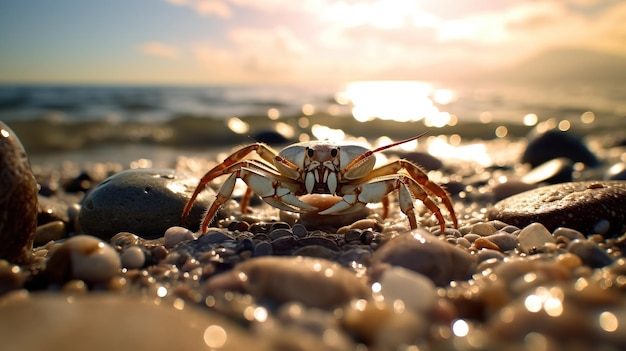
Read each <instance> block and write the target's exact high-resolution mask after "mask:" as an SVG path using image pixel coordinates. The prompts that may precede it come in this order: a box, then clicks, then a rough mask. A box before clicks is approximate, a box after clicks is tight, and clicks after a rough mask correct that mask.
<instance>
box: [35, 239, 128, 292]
mask: <svg viewBox="0 0 626 351" xmlns="http://www.w3.org/2000/svg"><path fill="white" fill-rule="evenodd" d="M120 268H121V262H120V256H119V255H118V254H117V252H116V251H115V249H113V247H111V246H110V245H109V244H106V243H104V242H103V241H101V240H100V239H98V238H96V237H93V236H89V235H77V236H74V237H71V238H69V239H67V240H66V241H65V242H63V243H62V244H60V246H59V247H58V248H56V250H55V251H54V252H53V253H52V254H51V256H50V259H49V260H48V264H47V268H46V273H47V275H48V278H49V279H50V281H52V282H54V283H57V284H62V283H64V282H66V281H69V280H71V279H80V280H83V281H85V282H86V283H93V284H98V283H106V282H107V281H109V280H110V279H111V278H113V276H115V275H116V274H117V273H118V271H119V269H120Z"/></svg>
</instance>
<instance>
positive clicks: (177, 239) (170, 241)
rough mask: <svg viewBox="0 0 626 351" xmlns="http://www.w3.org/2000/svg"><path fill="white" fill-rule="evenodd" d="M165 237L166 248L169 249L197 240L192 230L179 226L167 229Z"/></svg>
mask: <svg viewBox="0 0 626 351" xmlns="http://www.w3.org/2000/svg"><path fill="white" fill-rule="evenodd" d="M163 237H164V239H165V242H164V246H165V247H166V248H168V249H171V248H173V247H174V246H176V245H178V244H179V243H181V242H184V241H189V240H195V239H196V237H195V235H194V234H193V232H192V231H191V230H189V229H187V228H184V227H179V226H173V227H170V228H167V230H166V231H165V234H164V235H163Z"/></svg>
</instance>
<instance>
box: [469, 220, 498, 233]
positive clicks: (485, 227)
mask: <svg viewBox="0 0 626 351" xmlns="http://www.w3.org/2000/svg"><path fill="white" fill-rule="evenodd" d="M496 231H497V229H496V227H494V226H493V224H491V223H484V222H481V223H476V224H474V225H473V226H472V230H471V233H474V234H478V235H480V236H487V235H491V234H493V233H495V232H496Z"/></svg>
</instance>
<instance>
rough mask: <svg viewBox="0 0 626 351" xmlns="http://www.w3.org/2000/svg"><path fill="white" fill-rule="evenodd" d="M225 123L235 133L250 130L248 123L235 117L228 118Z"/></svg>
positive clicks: (243, 132)
mask: <svg viewBox="0 0 626 351" xmlns="http://www.w3.org/2000/svg"><path fill="white" fill-rule="evenodd" d="M226 124H227V125H228V128H230V130H232V131H233V132H235V133H237V134H245V133H247V132H248V130H250V126H249V125H248V123H246V122H244V121H242V120H241V119H239V118H237V117H231V118H229V119H228V121H227V122H226Z"/></svg>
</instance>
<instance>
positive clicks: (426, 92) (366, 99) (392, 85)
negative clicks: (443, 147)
mask: <svg viewBox="0 0 626 351" xmlns="http://www.w3.org/2000/svg"><path fill="white" fill-rule="evenodd" d="M337 96H338V97H339V98H338V99H337V101H338V102H341V103H344V104H347V103H351V104H352V106H353V108H352V115H353V117H354V119H356V120H357V121H359V122H367V121H370V120H372V119H375V118H378V119H384V120H393V121H397V122H414V121H419V120H423V119H425V120H426V121H428V122H429V124H430V125H431V126H433V127H443V126H444V125H446V124H447V123H448V122H450V120H451V118H450V114H448V113H447V112H442V111H440V110H439V108H438V107H437V106H435V102H434V101H433V100H434V99H436V100H437V102H438V103H441V104H446V103H449V102H450V101H452V100H453V99H454V92H453V91H451V90H447V89H440V90H435V89H434V88H433V87H432V86H431V85H430V84H428V83H425V82H420V81H364V82H353V83H349V84H348V85H347V87H346V90H345V91H344V92H342V93H340V94H338V95H337Z"/></svg>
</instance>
